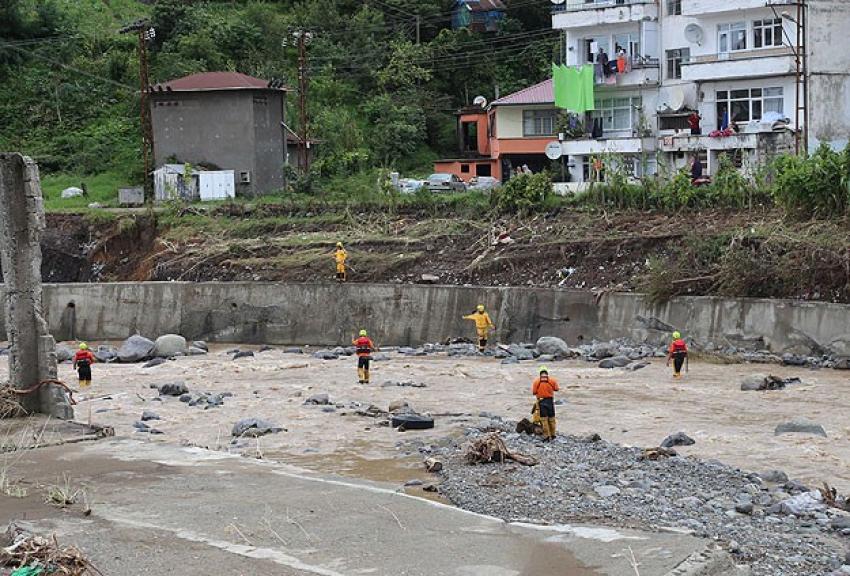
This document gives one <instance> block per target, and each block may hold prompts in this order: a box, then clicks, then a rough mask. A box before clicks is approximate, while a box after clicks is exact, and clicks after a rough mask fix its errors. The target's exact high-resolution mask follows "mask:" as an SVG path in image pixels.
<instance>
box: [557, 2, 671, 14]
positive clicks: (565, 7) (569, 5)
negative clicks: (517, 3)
mask: <svg viewBox="0 0 850 576" xmlns="http://www.w3.org/2000/svg"><path fill="white" fill-rule="evenodd" d="M653 3H654V0H595V1H594V0H566V1H565V2H564V3H563V4H554V5H553V6H552V13H553V14H554V13H558V12H578V11H580V10H595V9H599V8H617V7H619V6H631V5H633V4H653Z"/></svg>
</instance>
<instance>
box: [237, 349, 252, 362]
mask: <svg viewBox="0 0 850 576" xmlns="http://www.w3.org/2000/svg"><path fill="white" fill-rule="evenodd" d="M253 357H254V353H253V352H251V351H250V350H246V351H244V352H237V353H236V354H234V355H233V359H234V360H239V359H240V358H253Z"/></svg>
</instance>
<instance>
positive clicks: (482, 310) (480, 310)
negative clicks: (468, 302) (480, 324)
mask: <svg viewBox="0 0 850 576" xmlns="http://www.w3.org/2000/svg"><path fill="white" fill-rule="evenodd" d="M478 311H479V312H484V304H479V305H478Z"/></svg>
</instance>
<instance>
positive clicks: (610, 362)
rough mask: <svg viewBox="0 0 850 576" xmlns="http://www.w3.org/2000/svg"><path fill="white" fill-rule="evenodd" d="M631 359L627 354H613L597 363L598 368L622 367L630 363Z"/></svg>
mask: <svg viewBox="0 0 850 576" xmlns="http://www.w3.org/2000/svg"><path fill="white" fill-rule="evenodd" d="M631 363H632V361H631V360H630V359H629V357H628V356H613V357H611V358H605V359H604V360H603V361H602V362H600V363H599V367H600V368H624V367H626V366H628V365H629V364H631Z"/></svg>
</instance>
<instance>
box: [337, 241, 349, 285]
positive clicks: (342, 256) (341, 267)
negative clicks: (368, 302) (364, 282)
mask: <svg viewBox="0 0 850 576" xmlns="http://www.w3.org/2000/svg"><path fill="white" fill-rule="evenodd" d="M346 258H348V252H346V251H345V248H343V247H342V242H337V243H336V252H334V259H336V279H337V282H345V281H346V275H345V270H346V268H345V260H346Z"/></svg>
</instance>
